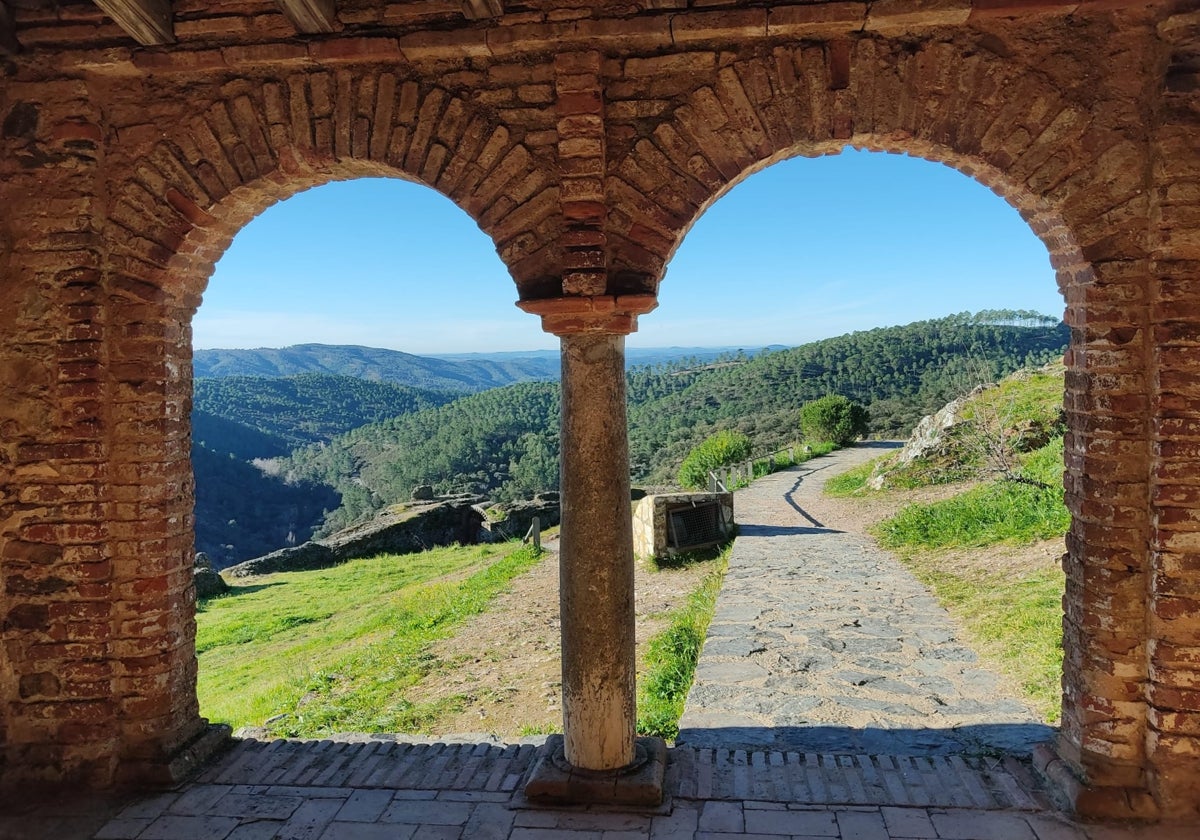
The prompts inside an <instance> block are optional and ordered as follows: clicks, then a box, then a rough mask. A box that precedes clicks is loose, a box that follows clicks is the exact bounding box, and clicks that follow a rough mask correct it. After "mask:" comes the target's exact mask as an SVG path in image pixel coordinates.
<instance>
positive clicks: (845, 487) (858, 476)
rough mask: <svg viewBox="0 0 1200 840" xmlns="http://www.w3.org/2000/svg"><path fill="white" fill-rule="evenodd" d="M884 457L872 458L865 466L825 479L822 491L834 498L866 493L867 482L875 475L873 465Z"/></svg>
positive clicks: (861, 465) (852, 468)
mask: <svg viewBox="0 0 1200 840" xmlns="http://www.w3.org/2000/svg"><path fill="white" fill-rule="evenodd" d="M886 457H888V456H886V455H883V456H880V457H879V458H872V459H871V460H870V461H867V462H866V463H865V464H859V465H858V466H857V467H851V468H850V469H848V470H846V471H845V472H843V473H838V474H837V475H835V476H834V477H833V478H830V479H827V480H826V481H825V486H824V489H823V492H824V494H825V495H826V496H834V497H836V498H846V497H848V496H861V495H863V494H864V493H866V492H868V487H867V482H868V481H870V480H871V476H872V475H874V474H875V465H876V464H878V463H879V462H880V460H882V459H883V458H886Z"/></svg>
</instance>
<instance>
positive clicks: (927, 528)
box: [876, 438, 1071, 548]
mask: <svg viewBox="0 0 1200 840" xmlns="http://www.w3.org/2000/svg"><path fill="white" fill-rule="evenodd" d="M1021 477H1022V478H1023V479H1026V480H1028V481H1030V482H1032V483H1021V482H1018V481H1005V480H1002V481H991V482H988V483H986V484H982V485H980V486H978V487H974V488H972V489H970V490H967V491H966V492H963V493H960V494H958V495H956V496H953V497H951V498H949V499H943V500H941V501H938V502H931V503H928V504H915V505H909V506H908V507H905V508H903V509H902V510H901V511H900V512H899V513H897V514H896V515H895V516H893V517H891V518H889V519H886V520H884V521H883V522H881V523H880V524H879V525H878V526H877V529H876V535H877V536H878V537H879V541H880V543H881V544H882V545H884V546H885V547H887V548H900V547H902V546H912V547H916V548H945V547H949V546H985V545H992V544H994V543H998V542H1011V543H1029V542H1034V541H1036V540H1045V539H1052V538H1054V537H1061V536H1063V535H1064V534H1066V532H1067V528H1069V527H1070V525H1071V515H1070V513H1069V512H1068V511H1067V507H1066V504H1065V503H1064V502H1063V491H1062V439H1061V438H1058V439H1057V440H1055V441H1052V442H1051V443H1050V444H1048V445H1046V446H1045V447H1043V448H1042V449H1039V450H1037V451H1036V452H1033V453H1030V455H1029V456H1027V457H1026V459H1025V464H1024V466H1023V468H1022V470H1021Z"/></svg>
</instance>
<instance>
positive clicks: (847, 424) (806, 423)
mask: <svg viewBox="0 0 1200 840" xmlns="http://www.w3.org/2000/svg"><path fill="white" fill-rule="evenodd" d="M869 421H870V415H868V414H867V409H866V408H864V407H863V406H861V405H859V404H858V403H856V402H851V401H850V400H848V399H846V398H845V397H843V396H841V395H840V394H830V395H829V396H827V397H821V399H819V400H813V401H812V402H807V403H805V404H804V405H803V406H801V407H800V429H801V430H802V431H803V432H804V436H805V437H807V438H808V439H809V440H827V441H830V442H831V443H836V444H837V445H838V446H846V445H847V444H850V443H853V442H854V441H856V440H858V439H859V438H860V437H862V436H864V435H865V434H866V433H867V431H868V423H869Z"/></svg>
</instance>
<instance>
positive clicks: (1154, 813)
mask: <svg viewBox="0 0 1200 840" xmlns="http://www.w3.org/2000/svg"><path fill="white" fill-rule="evenodd" d="M1033 769H1034V770H1035V771H1037V774H1038V775H1039V776H1040V777H1041V778H1042V780H1043V781H1044V782H1045V783H1046V788H1047V791H1046V792H1047V793H1048V794H1049V795H1050V797H1051V799H1053V800H1054V804H1055V805H1057V806H1058V807H1059V808H1062V809H1063V810H1064V811H1067V812H1068V813H1071V814H1075V815H1076V816H1078V817H1081V818H1083V819H1085V820H1145V821H1153V820H1158V819H1159V818H1160V817H1161V813H1160V810H1159V807H1158V803H1157V802H1155V801H1154V797H1153V796H1151V794H1150V791H1148V790H1146V789H1145V788H1142V787H1136V786H1133V785H1121V786H1115V785H1114V786H1099V785H1089V784H1088V783H1087V782H1086V781H1085V780H1084V779H1083V778H1082V777H1081V776H1080V775H1079V774H1078V773H1077V772H1076V771H1075V768H1073V767H1072V766H1071V765H1070V764H1069V763H1068V762H1066V761H1065V760H1063V758H1062V757H1061V756H1059V754H1058V752H1057V750H1055V749H1054V745H1053V744H1038V745H1037V746H1036V747H1034V748H1033Z"/></svg>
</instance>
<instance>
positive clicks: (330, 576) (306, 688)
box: [197, 543, 537, 736]
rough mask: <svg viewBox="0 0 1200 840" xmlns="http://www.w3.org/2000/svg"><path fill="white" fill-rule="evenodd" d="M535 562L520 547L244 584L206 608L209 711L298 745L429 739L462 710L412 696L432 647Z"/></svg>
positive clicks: (203, 688)
mask: <svg viewBox="0 0 1200 840" xmlns="http://www.w3.org/2000/svg"><path fill="white" fill-rule="evenodd" d="M536 561H537V556H536V555H535V554H534V552H533V550H532V549H528V548H520V547H519V546H518V545H516V544H515V543H510V544H505V545H500V546H495V545H491V546H471V547H457V546H454V547H450V548H441V549H434V550H432V551H428V552H423V553H420V554H410V555H402V556H383V557H376V558H372V559H367V560H354V561H351V562H348V563H345V564H343V565H341V566H337V567H335V568H332V569H324V570H320V571H307V572H290V573H283V574H276V575H270V576H266V577H263V578H258V579H256V580H254V581H253V583H251V584H249V585H246V586H238V587H234V588H233V591H232V593H231V594H230V595H227V596H224V597H220V598H214V599H210V600H208V601H206V602H204V603H202V604H201V605H200V607H199V609H198V615H197V650H198V651H199V653H200V657H199V658H200V676H199V686H198V694H199V698H200V707H201V713H202V714H204V715H205V716H206V717H208V718H209V719H211V720H214V721H221V722H226V723H229V724H231V725H233V726H234V727H240V726H247V725H253V726H261V725H264V724H266V722H267V721H268V720H270V721H271V723H270V724H269V727H270V728H271V730H272V731H274V732H275V733H276V734H280V735H292V736H318V735H323V734H328V733H330V732H338V731H341V732H348V731H414V730H419V729H420V728H421V727H422V726H423V725H426V724H427V723H428V722H429V721H430V720H432V719H434V718H436V717H437V716H438V715H440V714H442V713H443V712H444V711H446V710H448V709H450V708H452V707H453V705H454V703H455V701H454V699H453V698H451V699H450V700H447V701H442V703H441V704H440V705H439V706H437V707H432V706H415V705H413V704H411V703H409V702H408V701H407V700H405V699H404V695H403V692H404V690H405V689H407V688H409V687H411V686H413V685H415V684H416V683H417V682H419V681H420V679H421V678H422V677H424V676H425V675H426V674H427V673H429V672H430V670H431V669H433V668H434V667H436V662H435V661H434V660H433V658H432V657H431V656H430V655H429V653H428V650H427V649H428V646H429V645H430V643H432V642H433V641H435V640H437V639H440V638H444V637H446V636H447V635H449V634H450V633H451V632H452V630H453V628H454V627H455V626H456V625H457V624H458V623H459V622H460V621H461V620H462V619H464V618H466V617H467V616H470V615H474V614H476V613H478V612H481V611H482V610H483V609H485V608H486V606H487V605H488V603H489V602H490V600H491V599H492V598H493V597H494V596H495V595H496V594H498V593H499V592H500V591H501V590H502V589H503V588H504V587H505V585H506V584H507V583H508V581H510V580H511V579H512V578H513V577H515V576H517V575H518V574H521V573H522V572H524V571H526V570H528V569H529V568H531V567H532V566H533V564H534V563H535V562H536Z"/></svg>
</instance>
